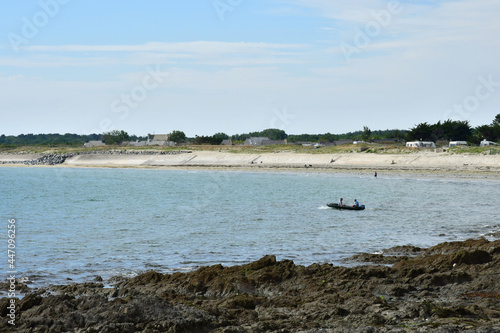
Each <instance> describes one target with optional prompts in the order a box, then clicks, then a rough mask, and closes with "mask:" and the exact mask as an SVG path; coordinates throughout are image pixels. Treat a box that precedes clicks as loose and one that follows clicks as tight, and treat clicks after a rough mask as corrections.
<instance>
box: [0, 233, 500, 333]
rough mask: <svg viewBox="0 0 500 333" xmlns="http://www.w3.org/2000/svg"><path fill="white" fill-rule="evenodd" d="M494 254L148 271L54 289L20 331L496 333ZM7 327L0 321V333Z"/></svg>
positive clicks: (446, 252) (498, 304)
mask: <svg viewBox="0 0 500 333" xmlns="http://www.w3.org/2000/svg"><path fill="white" fill-rule="evenodd" d="M498 248H500V240H499V241H495V242H488V241H485V240H476V241H473V240H468V241H466V242H462V243H460V242H454V243H445V244H441V245H439V246H436V247H433V248H431V249H419V250H418V251H417V250H414V249H411V248H405V249H406V250H405V251H406V254H408V253H410V252H411V253H412V255H408V256H407V257H406V258H404V260H399V261H398V262H396V263H395V264H394V265H393V266H392V267H386V266H370V265H367V266H356V267H350V268H349V267H335V266H333V265H331V264H313V265H310V266H308V267H304V266H299V265H295V264H294V263H293V262H292V261H290V260H283V261H276V258H275V257H274V256H265V257H263V258H261V259H260V260H258V261H256V262H253V263H249V264H246V265H241V266H233V267H223V266H222V265H214V266H209V267H202V268H200V269H198V270H196V271H193V272H189V273H175V274H171V275H170V274H161V273H158V272H147V273H144V274H142V275H140V276H137V277H135V278H132V279H127V280H122V279H118V280H116V284H115V286H114V288H113V289H111V288H104V287H103V285H102V283H98V282H99V281H97V282H93V283H85V284H72V285H68V286H50V287H48V288H47V291H45V290H44V291H43V292H42V291H40V292H30V293H28V294H27V295H26V296H25V298H24V299H23V300H22V301H21V302H19V303H18V305H19V306H20V307H22V309H23V310H22V311H20V317H19V321H18V326H17V329H18V331H20V332H35V331H36V332H78V331H81V332H280V333H281V332H310V333H313V332H500V296H499V294H498V290H499V288H500V285H499V279H498V267H500V253H499V251H497V249H498ZM398 251H399V252H402V250H401V249H398ZM369 257H370V258H376V259H377V258H379V259H382V258H381V257H384V256H378V255H377V256H375V257H371V256H369ZM399 259H401V258H399ZM383 260H385V259H383ZM42 294H43V297H42V296H41V295H42ZM111 296H112V297H113V298H110V297H111ZM7 305H8V299H0V311H1V312H2V314H6V310H7ZM9 329H10V327H8V326H6V323H5V322H2V323H0V332H8V331H9Z"/></svg>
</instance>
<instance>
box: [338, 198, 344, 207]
mask: <svg viewBox="0 0 500 333" xmlns="http://www.w3.org/2000/svg"><path fill="white" fill-rule="evenodd" d="M343 201H344V199H342V198H340V201H339V206H340V207H342V206H344V203H343Z"/></svg>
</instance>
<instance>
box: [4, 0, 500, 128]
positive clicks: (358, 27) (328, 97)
mask: <svg viewBox="0 0 500 333" xmlns="http://www.w3.org/2000/svg"><path fill="white" fill-rule="evenodd" d="M499 34H500V1H498V0H427V1H410V0H400V1H397V0H396V1H383V0H350V1H334V0H189V1H186V0H182V1H181V0H148V1H128V0H120V1H118V0H108V1H102V0H101V1H97V0H85V1H84V0H39V1H28V0H23V1H2V2H1V3H0V36H1V39H0V94H1V95H0V96H1V97H0V103H1V104H0V134H5V135H19V134H28V133H34V134H38V133H77V134H90V133H103V132H109V131H111V130H125V131H126V132H128V133H129V134H134V135H141V136H144V135H146V134H148V133H156V134H163V133H170V132H172V131H173V130H180V131H183V132H184V133H185V134H186V135H187V136H188V137H194V136H195V135H213V134H215V133H218V132H224V133H227V134H229V135H232V134H241V133H248V132H252V131H261V130H264V129H266V128H279V129H282V130H284V131H285V132H286V133H288V134H302V133H309V134H316V133H327V132H330V133H336V134H339V133H346V132H351V131H358V130H362V129H363V127H364V126H368V127H369V128H370V129H371V130H372V131H373V130H385V129H410V128H412V127H414V126H415V125H417V124H419V123H423V122H428V123H430V124H433V123H436V122H438V121H445V120H447V119H452V120H460V121H469V123H470V124H471V126H479V125H484V124H490V123H491V122H492V120H493V119H494V117H495V115H496V114H498V113H500V38H499Z"/></svg>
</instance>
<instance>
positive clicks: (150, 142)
mask: <svg viewBox="0 0 500 333" xmlns="http://www.w3.org/2000/svg"><path fill="white" fill-rule="evenodd" d="M146 145H147V146H170V147H171V146H173V145H175V143H174V142H172V141H170V134H148V139H147V141H146Z"/></svg>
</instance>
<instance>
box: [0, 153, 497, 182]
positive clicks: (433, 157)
mask: <svg viewBox="0 0 500 333" xmlns="http://www.w3.org/2000/svg"><path fill="white" fill-rule="evenodd" d="M42 156H43V154H6V153H3V154H0V164H2V163H3V164H2V165H10V166H12V165H16V164H26V161H30V160H34V159H37V158H41V157H42ZM42 164H43V163H42ZM58 166H65V167H120V168H181V169H189V168H205V169H239V170H241V169H243V170H266V169H271V170H276V171H278V170H301V171H304V170H306V169H307V170H310V171H312V170H314V171H326V172H375V171H377V172H383V173H391V174H392V173H419V174H420V173H423V174H434V175H435V174H442V175H448V176H450V175H451V176H460V177H485V178H492V179H495V178H498V179H500V155H483V154H461V155H458V154H449V153H435V152H428V151H425V152H417V153H411V154H373V153H343V154H320V153H319V154H306V153H293V152H275V153H262V154H250V153H231V152H219V151H189V152H188V151H182V152H178V153H175V154H174V153H170V154H159V153H151V154H149V153H148V152H140V153H137V152H129V151H106V152H98V153H85V154H76V155H74V156H71V157H69V158H67V159H66V160H65V161H64V162H63V163H61V164H58Z"/></svg>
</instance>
